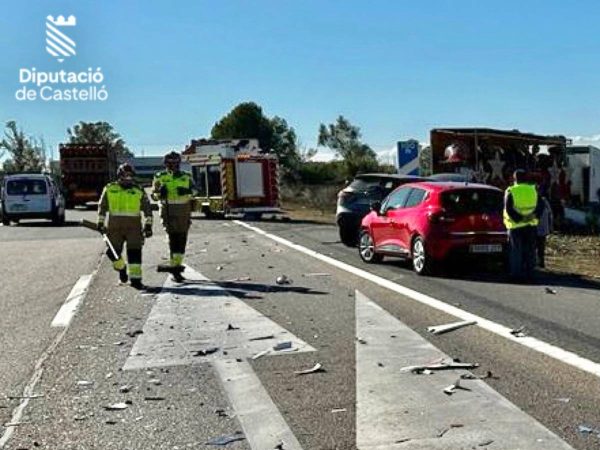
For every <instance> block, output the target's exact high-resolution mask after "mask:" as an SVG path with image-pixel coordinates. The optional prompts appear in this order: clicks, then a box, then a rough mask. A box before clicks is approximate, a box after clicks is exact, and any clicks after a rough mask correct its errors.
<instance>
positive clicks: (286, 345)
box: [273, 341, 292, 351]
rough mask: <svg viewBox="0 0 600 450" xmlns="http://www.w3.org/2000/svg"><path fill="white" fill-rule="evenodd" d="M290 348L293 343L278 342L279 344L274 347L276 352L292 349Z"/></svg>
mask: <svg viewBox="0 0 600 450" xmlns="http://www.w3.org/2000/svg"><path fill="white" fill-rule="evenodd" d="M290 348H292V342H291V341H284V342H278V343H277V344H275V345H274V346H273V350H275V351H281V350H286V349H290Z"/></svg>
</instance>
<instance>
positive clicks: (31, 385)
mask: <svg viewBox="0 0 600 450" xmlns="http://www.w3.org/2000/svg"><path fill="white" fill-rule="evenodd" d="M95 274H96V272H94V273H92V274H91V275H86V276H89V277H90V281H91V279H92V278H93V276H94V275H95ZM82 278H83V277H82ZM78 283H79V282H77V283H76V284H75V286H77V284H78ZM73 289H74V288H73ZM68 329H69V324H67V325H66V326H65V327H64V328H63V329H62V330H61V331H60V332H59V333H58V334H57V335H56V337H55V338H54V340H53V341H52V342H51V344H50V345H49V346H48V348H47V349H46V350H44V352H43V353H42V354H41V356H40V357H39V358H38V360H37V361H36V362H35V366H34V368H33V375H32V376H31V378H30V379H29V382H28V383H27V385H26V386H25V388H24V389H23V400H22V401H21V403H19V405H18V406H17V407H16V408H15V409H14V411H13V415H12V417H11V420H10V423H18V422H20V421H21V418H22V417H23V413H24V412H25V408H26V407H27V405H28V404H29V401H30V400H31V399H32V398H33V396H34V389H35V387H36V385H37V383H38V381H40V379H41V378H42V374H43V373H44V363H45V362H46V360H47V359H48V358H49V357H50V355H52V353H53V352H54V350H56V347H58V345H59V344H60V342H61V341H62V340H63V338H64V337H65V334H66V333H67V330H68ZM15 428H16V427H8V428H6V429H5V430H4V434H2V436H1V437H0V449H2V448H4V446H5V445H6V444H7V442H8V441H9V439H10V438H11V436H12V434H13V433H14V431H15Z"/></svg>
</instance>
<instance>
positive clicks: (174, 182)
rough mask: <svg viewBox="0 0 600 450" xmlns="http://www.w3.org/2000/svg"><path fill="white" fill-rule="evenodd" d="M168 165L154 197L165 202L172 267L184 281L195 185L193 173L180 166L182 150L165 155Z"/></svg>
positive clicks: (157, 177) (175, 275) (158, 178)
mask: <svg viewBox="0 0 600 450" xmlns="http://www.w3.org/2000/svg"><path fill="white" fill-rule="evenodd" d="M164 165H165V170H163V171H162V172H158V173H157V174H156V175H155V176H154V181H153V187H154V191H153V193H152V198H153V199H155V200H160V202H161V219H162V223H163V226H164V227H165V231H166V232H167V235H168V236H169V253H170V259H169V267H170V270H169V271H170V272H171V274H172V275H173V278H174V279H175V281H177V282H182V281H183V280H184V278H183V276H182V274H181V273H182V272H183V270H184V267H183V257H184V255H185V247H186V244H187V238H188V230H189V228H190V225H191V214H192V192H193V189H194V185H193V179H192V175H191V174H190V173H188V172H183V171H181V170H180V165H181V156H180V155H179V153H177V152H171V153H168V154H167V155H165V157H164Z"/></svg>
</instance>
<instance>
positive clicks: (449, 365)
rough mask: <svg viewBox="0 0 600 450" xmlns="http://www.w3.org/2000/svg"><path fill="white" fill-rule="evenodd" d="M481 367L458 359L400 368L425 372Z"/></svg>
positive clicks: (404, 370)
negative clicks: (457, 360)
mask: <svg viewBox="0 0 600 450" xmlns="http://www.w3.org/2000/svg"><path fill="white" fill-rule="evenodd" d="M475 367H479V364H477V363H461V362H456V361H451V362H442V363H439V364H428V365H424V366H419V365H416V366H406V367H402V368H401V369H400V372H412V373H417V374H420V373H424V372H425V371H426V370H430V371H433V370H452V369H474V368H475Z"/></svg>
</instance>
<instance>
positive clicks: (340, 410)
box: [331, 408, 347, 414]
mask: <svg viewBox="0 0 600 450" xmlns="http://www.w3.org/2000/svg"><path fill="white" fill-rule="evenodd" d="M346 411H347V410H346V408H333V409H332V410H331V413H332V414H337V413H343V412H346Z"/></svg>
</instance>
